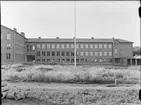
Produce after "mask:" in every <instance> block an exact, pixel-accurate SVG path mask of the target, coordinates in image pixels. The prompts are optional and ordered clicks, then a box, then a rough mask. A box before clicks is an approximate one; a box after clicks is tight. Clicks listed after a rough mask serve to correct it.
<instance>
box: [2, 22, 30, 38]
mask: <svg viewBox="0 0 141 105" xmlns="http://www.w3.org/2000/svg"><path fill="white" fill-rule="evenodd" d="M1 27H3V28H6V29H8V30H10V31H12V32H15V33H17V34H18V35H20V36H22V37H24V38H25V39H27V38H26V37H25V36H23V35H21V34H20V33H18V32H16V31H14V30H12V29H10V28H8V27H6V26H3V25H1ZM1 31H2V30H1Z"/></svg>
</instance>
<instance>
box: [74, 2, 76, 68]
mask: <svg viewBox="0 0 141 105" xmlns="http://www.w3.org/2000/svg"><path fill="white" fill-rule="evenodd" d="M74 67H76V4H75V1H74Z"/></svg>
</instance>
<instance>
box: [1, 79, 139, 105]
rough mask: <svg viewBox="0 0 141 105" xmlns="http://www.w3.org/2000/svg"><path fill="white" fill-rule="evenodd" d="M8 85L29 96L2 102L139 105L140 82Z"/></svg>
mask: <svg viewBox="0 0 141 105" xmlns="http://www.w3.org/2000/svg"><path fill="white" fill-rule="evenodd" d="M8 85H9V86H10V87H16V88H19V89H22V90H28V97H27V98H26V99H23V100H11V99H4V100H2V105H121V103H127V102H128V103H134V104H135V103H136V104H139V100H137V97H138V90H139V89H140V86H139V85H132V84H128V85H124V84H122V85H119V86H117V87H110V86H112V85H108V84H105V85H96V84H64V83H61V84H60V83H50V84H49V83H36V82H35V83H33V82H32V83H30V82H9V83H8ZM129 95H130V96H131V97H129ZM82 98H83V99H82ZM66 100H67V101H66ZM104 101H105V102H104ZM106 101H107V103H106ZM134 104H133V105H134Z"/></svg>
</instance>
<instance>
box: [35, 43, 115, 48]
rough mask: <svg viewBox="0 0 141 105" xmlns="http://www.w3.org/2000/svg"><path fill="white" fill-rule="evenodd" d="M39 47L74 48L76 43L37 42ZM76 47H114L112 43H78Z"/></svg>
mask: <svg viewBox="0 0 141 105" xmlns="http://www.w3.org/2000/svg"><path fill="white" fill-rule="evenodd" d="M37 48H42V49H45V48H62V49H64V48H74V44H37ZM76 48H112V44H76Z"/></svg>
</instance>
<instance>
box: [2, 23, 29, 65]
mask: <svg viewBox="0 0 141 105" xmlns="http://www.w3.org/2000/svg"><path fill="white" fill-rule="evenodd" d="M25 40H26V38H25V34H24V33H23V32H21V33H18V32H17V29H16V28H14V29H13V30H12V29H9V28H7V27H5V26H2V25H1V62H2V64H13V63H23V62H25V51H26V50H25Z"/></svg>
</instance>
